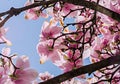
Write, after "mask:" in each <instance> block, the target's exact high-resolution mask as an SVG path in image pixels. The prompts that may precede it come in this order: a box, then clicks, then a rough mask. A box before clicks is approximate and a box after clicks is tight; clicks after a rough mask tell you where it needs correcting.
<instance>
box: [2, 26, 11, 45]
mask: <svg viewBox="0 0 120 84" xmlns="http://www.w3.org/2000/svg"><path fill="white" fill-rule="evenodd" d="M6 32H7V29H5V28H3V27H2V28H0V42H4V43H6V44H7V45H12V43H11V42H10V41H9V40H8V39H7V38H6V37H5V34H6Z"/></svg>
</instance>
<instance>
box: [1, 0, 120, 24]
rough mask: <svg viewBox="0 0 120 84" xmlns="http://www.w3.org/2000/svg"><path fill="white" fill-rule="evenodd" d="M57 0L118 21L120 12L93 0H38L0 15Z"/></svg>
mask: <svg viewBox="0 0 120 84" xmlns="http://www.w3.org/2000/svg"><path fill="white" fill-rule="evenodd" d="M58 1H62V2H67V3H71V4H75V5H80V6H85V7H87V8H90V9H93V10H96V11H98V12H101V13H103V14H105V15H107V16H109V17H111V18H113V19H115V20H117V21H118V22H120V14H118V13H116V12H114V11H112V10H110V9H107V8H105V7H103V6H100V5H98V4H97V3H95V2H89V1H85V0H50V1H40V2H39V3H34V4H31V5H29V6H25V7H21V8H13V7H12V8H11V9H10V10H8V11H6V12H2V13H0V17H2V16H4V15H8V14H12V15H15V16H16V15H18V14H20V13H21V12H23V11H25V10H28V9H30V8H34V7H37V6H45V5H50V4H54V3H56V2H58Z"/></svg>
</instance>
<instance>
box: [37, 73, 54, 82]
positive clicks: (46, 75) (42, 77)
mask: <svg viewBox="0 0 120 84" xmlns="http://www.w3.org/2000/svg"><path fill="white" fill-rule="evenodd" d="M53 77H54V76H53V75H51V74H50V73H49V72H45V73H40V74H39V79H40V80H41V81H46V80H48V79H51V78H53Z"/></svg>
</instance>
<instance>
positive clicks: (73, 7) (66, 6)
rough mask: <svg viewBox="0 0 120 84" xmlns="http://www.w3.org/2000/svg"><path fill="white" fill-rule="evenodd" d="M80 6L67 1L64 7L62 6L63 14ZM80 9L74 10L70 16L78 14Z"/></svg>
mask: <svg viewBox="0 0 120 84" xmlns="http://www.w3.org/2000/svg"><path fill="white" fill-rule="evenodd" d="M77 8H78V6H76V5H73V4H69V3H65V4H64V6H63V8H62V12H61V15H64V16H65V15H67V14H68V13H69V12H70V11H71V10H75V9H77ZM78 13H79V12H78V11H74V12H72V13H71V14H70V15H69V16H76V15H78Z"/></svg>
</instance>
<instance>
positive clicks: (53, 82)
mask: <svg viewBox="0 0 120 84" xmlns="http://www.w3.org/2000/svg"><path fill="white" fill-rule="evenodd" d="M113 64H120V56H119V55H118V56H112V57H110V58H107V59H104V60H102V61H100V62H96V63H93V64H90V65H86V66H83V67H80V68H78V69H75V70H72V71H69V72H67V73H64V74H61V75H59V76H56V77H54V78H52V79H49V80H47V81H45V82H41V83H39V84H59V83H61V82H63V81H66V80H68V79H71V78H73V77H76V76H79V75H82V74H86V73H88V74H91V73H92V72H94V71H96V70H99V69H101V68H104V67H107V66H110V65H113Z"/></svg>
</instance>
